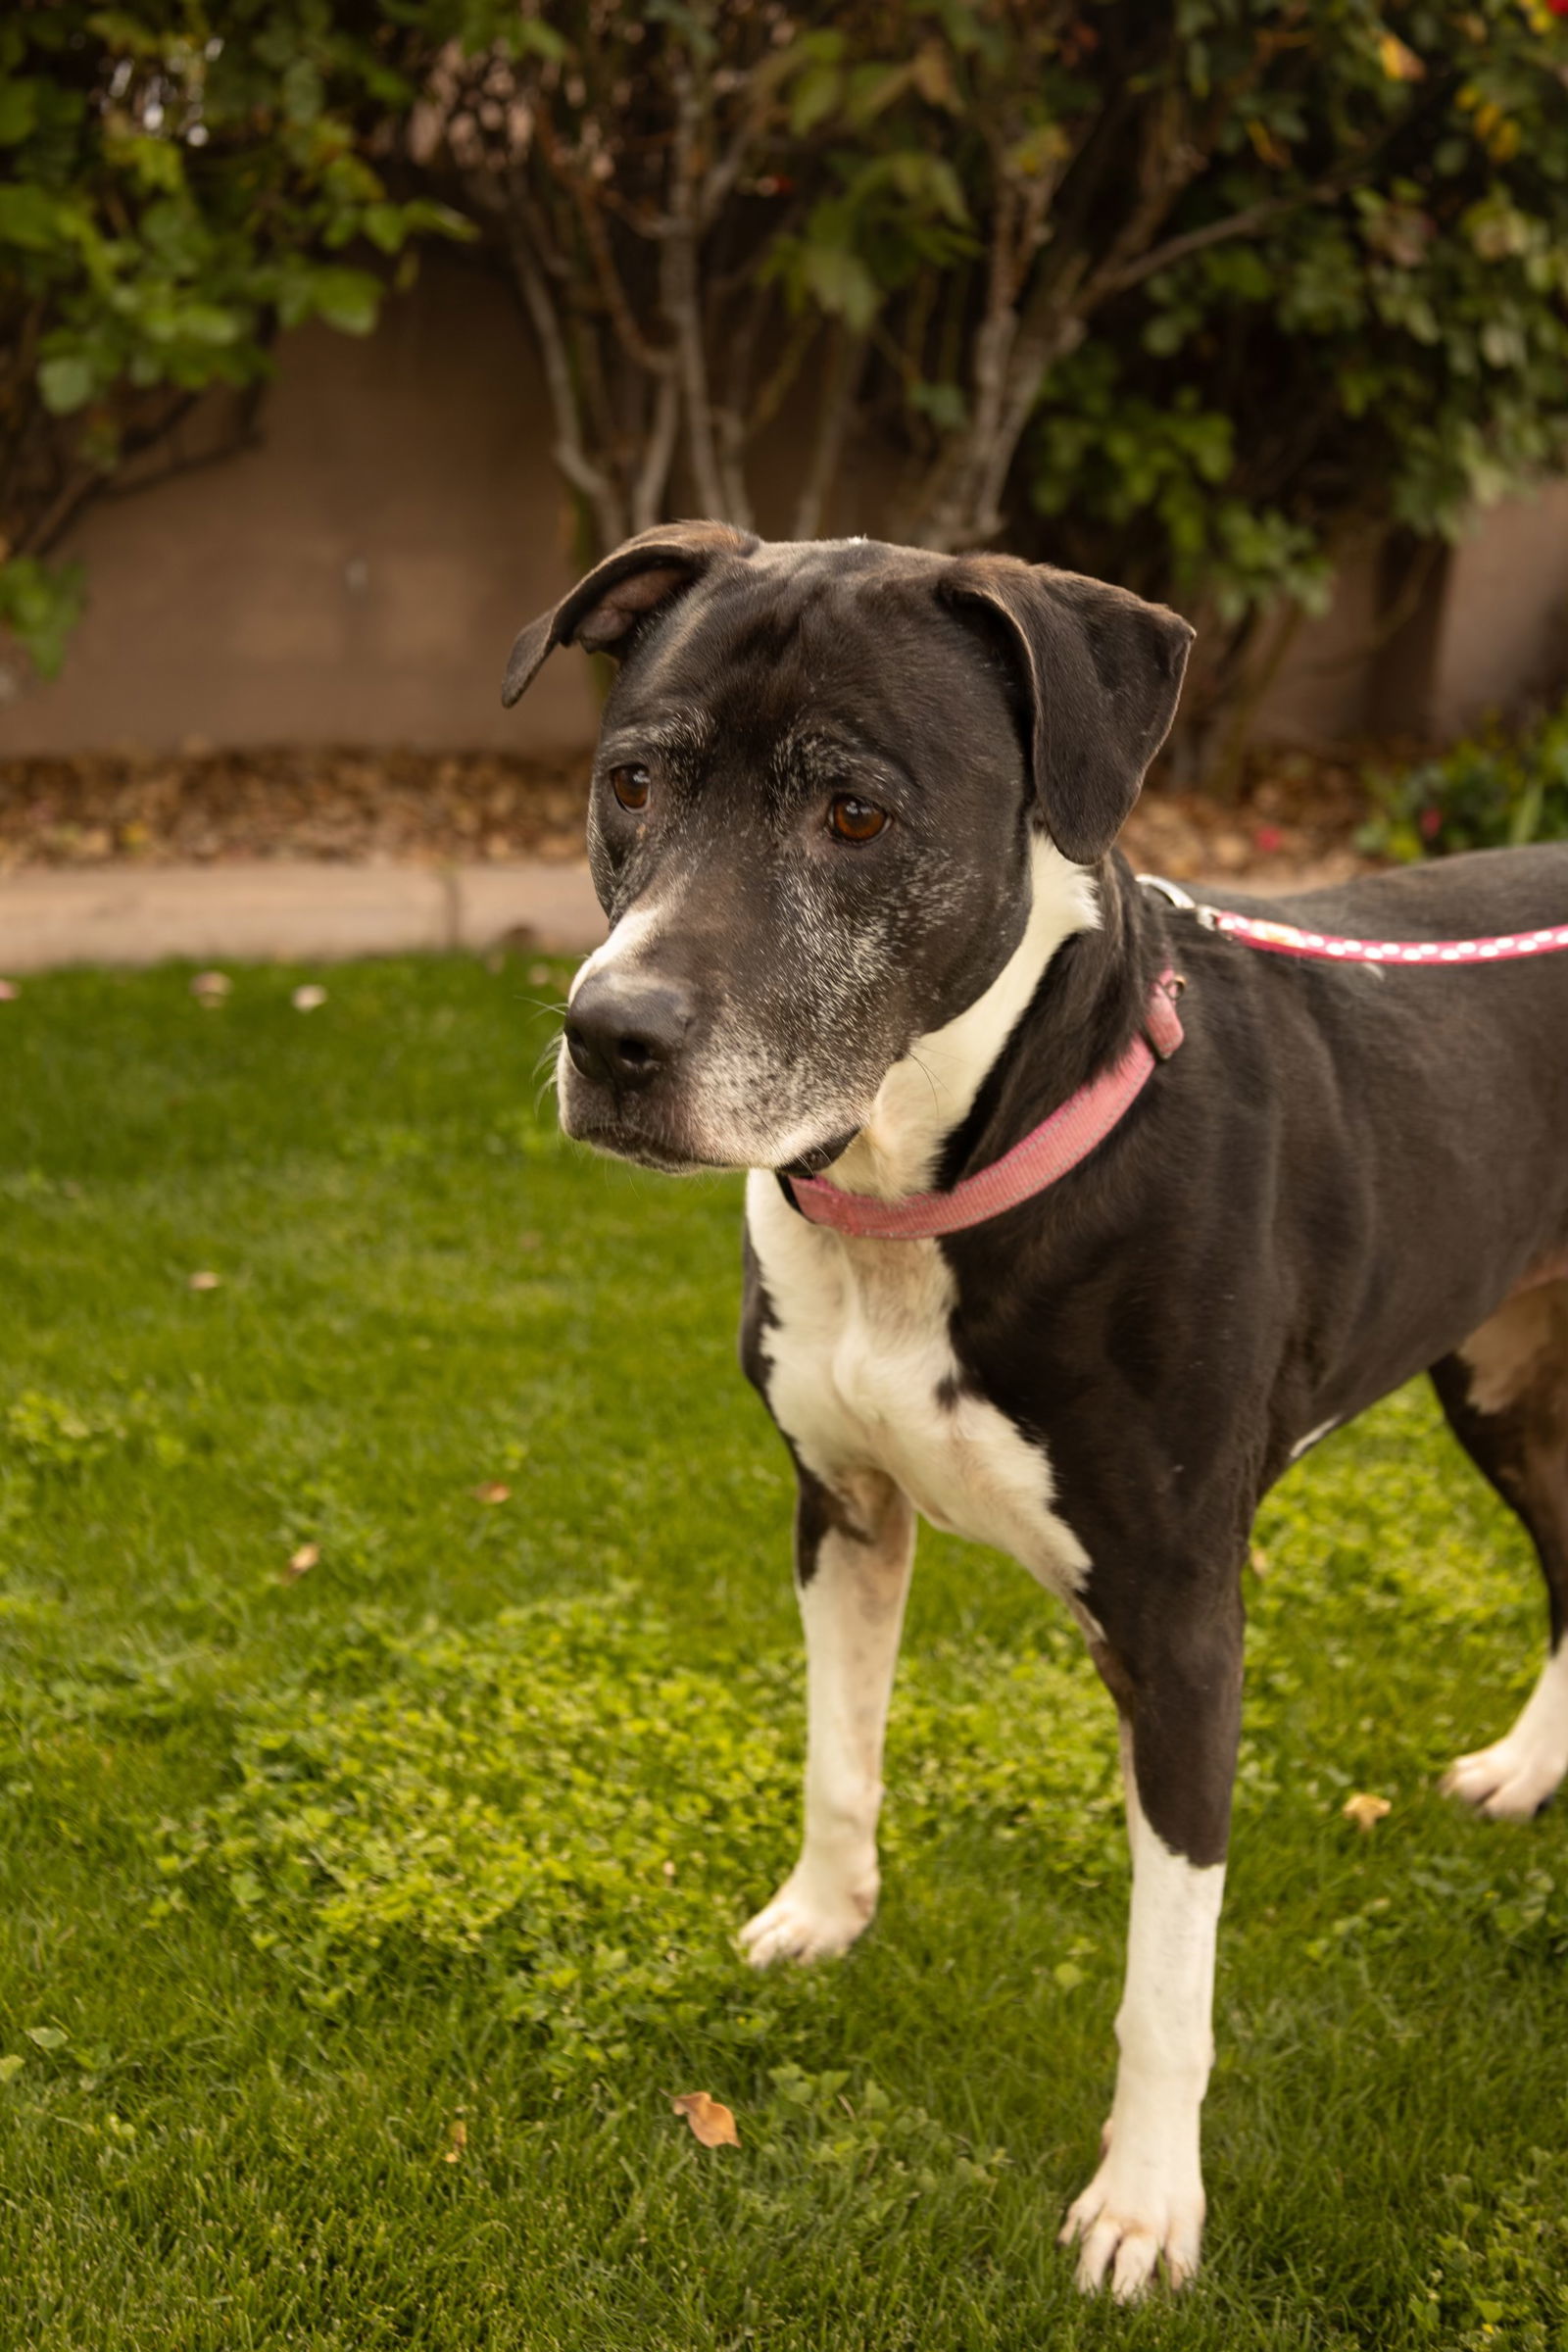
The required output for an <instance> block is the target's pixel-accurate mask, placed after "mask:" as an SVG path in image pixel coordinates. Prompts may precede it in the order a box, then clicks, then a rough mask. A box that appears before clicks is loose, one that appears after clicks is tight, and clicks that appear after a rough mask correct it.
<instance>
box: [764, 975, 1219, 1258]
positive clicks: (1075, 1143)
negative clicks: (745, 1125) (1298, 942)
mask: <svg viewBox="0 0 1568 2352" xmlns="http://www.w3.org/2000/svg"><path fill="white" fill-rule="evenodd" d="M1183 985H1184V983H1183V981H1182V979H1181V977H1180V975H1179V974H1178V973H1176V972H1173V971H1171V970H1170V969H1169V968H1168V967H1167V968H1166V970H1164V971H1163V972H1161V973H1160V975H1159V978H1158V979H1157V980H1156V981H1155V983H1154V985H1153V988H1152V990H1151V992H1150V998H1149V1017H1148V1020H1147V1021H1146V1023H1145V1027H1144V1034H1143V1035H1142V1036H1141V1037H1135V1038H1134V1039H1133V1042H1132V1044H1131V1045H1130V1046H1129V1047H1128V1049H1127V1051H1126V1053H1125V1054H1123V1055H1122V1057H1121V1059H1120V1061H1118V1062H1116V1063H1115V1064H1114V1065H1113V1066H1112V1067H1111V1068H1110V1069H1108V1070H1105V1071H1104V1072H1103V1074H1102V1075H1101V1076H1100V1077H1098V1078H1094V1079H1091V1081H1090V1083H1089V1084H1088V1085H1087V1086H1081V1087H1080V1088H1079V1089H1078V1092H1077V1093H1076V1094H1075V1095H1071V1096H1069V1097H1068V1099H1067V1101H1066V1102H1065V1103H1063V1104H1062V1105H1061V1108H1060V1109H1059V1110H1054V1111H1053V1112H1052V1114H1051V1116H1050V1118H1049V1119H1043V1120H1042V1121H1041V1123H1040V1125H1039V1126H1038V1127H1036V1128H1035V1129H1034V1131H1033V1132H1032V1133H1031V1134H1029V1135H1026V1136H1025V1137H1024V1139H1023V1142H1022V1143H1021V1144H1014V1146H1013V1148H1012V1150H1011V1151H1010V1152H1004V1154H1003V1156H1002V1158H1001V1159H998V1160H994V1161H993V1162H992V1164H991V1166H990V1167H989V1168H982V1169H981V1170H980V1173H979V1174H978V1176H965V1177H964V1179H963V1181H962V1183H961V1184H956V1185H955V1186H954V1188H953V1190H952V1192H951V1193H914V1194H911V1195H910V1196H909V1197H908V1198H907V1200H903V1201H878V1200H876V1199H875V1198H874V1197H873V1196H872V1195H871V1194H869V1193H846V1192H843V1191H841V1189H840V1188H839V1186H838V1185H836V1184H825V1183H824V1182H823V1181H822V1179H821V1178H820V1177H819V1176H790V1177H786V1178H785V1179H784V1180H783V1181H784V1183H785V1185H786V1188H787V1190H788V1192H789V1196H790V1198H791V1200H792V1201H794V1203H795V1205H796V1207H797V1208H798V1209H799V1210H800V1212H801V1214H802V1216H803V1217H809V1219H810V1221H811V1223H812V1224H813V1225H831V1226H832V1227H833V1229H834V1231H835V1232H837V1233H850V1234H855V1235H856V1236H858V1238H859V1239H861V1240H865V1241H876V1242H914V1241H924V1240H928V1239H929V1238H930V1237H931V1236H932V1235H934V1234H938V1233H961V1232H963V1231H964V1229H965V1228H966V1227H967V1226H970V1225H983V1224H984V1223H985V1221H986V1219H987V1218H988V1217H999V1216H1001V1214H1002V1212H1003V1210H1004V1209H1007V1208H1016V1207H1017V1206H1018V1204H1019V1202H1020V1201H1032V1200H1033V1199H1034V1197H1035V1195H1036V1193H1043V1192H1044V1191H1045V1190H1046V1187H1047V1186H1048V1185H1052V1184H1054V1183H1055V1181H1056V1179H1057V1178H1058V1177H1059V1176H1065V1175H1066V1173H1067V1171H1068V1169H1069V1168H1075V1167H1076V1166H1077V1165H1078V1162H1079V1161H1080V1160H1081V1159H1087V1158H1088V1156H1089V1154H1090V1152H1093V1150H1094V1149H1095V1146H1096V1145H1097V1144H1103V1142H1104V1140H1105V1138H1106V1136H1107V1135H1109V1133H1110V1131H1111V1129H1112V1128H1113V1127H1114V1126H1115V1125H1116V1124H1117V1122H1118V1121H1119V1120H1120V1119H1121V1118H1122V1117H1123V1116H1124V1115H1125V1114H1126V1112H1127V1110H1128V1109H1129V1108H1130V1107H1131V1105H1132V1103H1134V1102H1135V1101H1136V1099H1137V1098H1138V1096H1139V1095H1141V1094H1142V1093H1143V1090H1144V1088H1145V1086H1146V1085H1147V1083H1148V1081H1149V1079H1150V1077H1151V1075H1152V1072H1153V1070H1154V1068H1155V1066H1156V1065H1157V1063H1159V1062H1161V1061H1168V1060H1169V1059H1170V1057H1171V1055H1172V1054H1174V1053H1175V1051H1176V1049H1177V1047H1178V1046H1179V1045H1180V1044H1181V1042H1182V1025H1181V1022H1180V1021H1179V1020H1178V1019H1177V1017H1176V997H1177V992H1178V991H1179V990H1180V989H1181V988H1182V987H1183Z"/></svg>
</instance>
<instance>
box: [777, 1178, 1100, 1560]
mask: <svg viewBox="0 0 1568 2352" xmlns="http://www.w3.org/2000/svg"><path fill="white" fill-rule="evenodd" d="M746 1216H747V1227H748V1230H749V1232H750V1234H751V1238H752V1246H753V1248H754V1250H756V1252H757V1256H758V1261H759V1264H760V1268H761V1273H762V1280H763V1282H764V1284H765V1286H766V1289H767V1294H768V1299H769V1300H770V1303H771V1308H772V1317H771V1320H770V1322H769V1324H768V1326H767V1328H766V1330H765V1331H764V1332H763V1334H762V1348H763V1351H764V1353H765V1355H766V1358H767V1366H768V1369H767V1399H768V1404H769V1406H770V1408H771V1410H772V1412H773V1414H774V1417H775V1419H776V1420H777V1421H778V1423H779V1426H780V1427H781V1428H782V1429H783V1431H784V1432H785V1434H786V1436H787V1437H788V1438H789V1439H790V1441H791V1443H792V1445H793V1446H795V1448H796V1450H797V1452H798V1453H799V1455H800V1457H801V1460H802V1461H803V1462H804V1463H805V1465H806V1467H807V1468H808V1469H809V1470H810V1471H811V1472H812V1473H813V1475H814V1476H815V1477H817V1478H819V1479H821V1480H822V1481H823V1482H824V1483H825V1484H826V1485H828V1486H833V1485H835V1484H840V1483H842V1482H843V1481H845V1480H846V1479H847V1478H849V1477H853V1474H854V1473H855V1472H856V1471H858V1470H865V1469H877V1470H882V1471H884V1472H886V1474H887V1475H888V1476H889V1477H890V1478H892V1479H893V1480H895V1481H896V1483H897V1484H898V1485H899V1486H900V1487H902V1488H903V1490H904V1492H905V1494H907V1495H908V1497H909V1499H910V1501H911V1502H912V1503H913V1504H914V1505H915V1507H916V1509H918V1510H919V1511H920V1512H921V1513H922V1515H923V1516H924V1517H925V1518H927V1519H929V1520H930V1521H931V1523H932V1524H933V1526H936V1527H941V1528H946V1529H948V1530H950V1531H951V1532H952V1533H954V1534H956V1535H961V1536H967V1537H969V1538H970V1539H972V1540H973V1541H974V1542H976V1543H980V1544H995V1545H996V1546H997V1548H998V1549H999V1550H1002V1551H1008V1552H1011V1553H1012V1555H1013V1556H1014V1558H1016V1559H1018V1560H1021V1561H1022V1562H1023V1565H1024V1566H1025V1567H1026V1568H1028V1569H1030V1570H1031V1571H1032V1573H1033V1574H1034V1575H1036V1576H1037V1577H1039V1578H1040V1580H1041V1582H1042V1583H1044V1584H1046V1585H1049V1586H1050V1587H1051V1588H1052V1590H1053V1591H1054V1592H1057V1593H1061V1594H1062V1595H1063V1597H1067V1596H1069V1595H1071V1594H1072V1593H1075V1592H1076V1591H1077V1589H1078V1587H1079V1585H1080V1584H1081V1583H1082V1581H1083V1578H1084V1575H1085V1573H1086V1571H1087V1569H1088V1565H1089V1561H1088V1555H1087V1554H1086V1553H1085V1551H1084V1548H1083V1546H1082V1544H1080V1543H1079V1542H1078V1540H1077V1538H1076V1537H1075V1536H1074V1535H1073V1533H1072V1530H1071V1529H1070V1528H1069V1527H1068V1526H1067V1524H1066V1522H1065V1521H1064V1520H1062V1519H1061V1518H1059V1517H1058V1516H1057V1514H1056V1513H1055V1511H1054V1509H1053V1508H1052V1495H1053V1482H1052V1474H1051V1463H1050V1460H1049V1458H1048V1456H1047V1454H1046V1451H1045V1448H1044V1447H1043V1446H1039V1445H1036V1444H1034V1443H1031V1441H1030V1440H1028V1439H1026V1438H1025V1437H1024V1435H1023V1433H1022V1432H1021V1431H1020V1430H1019V1429H1018V1428H1017V1427H1016V1426H1015V1425H1014V1423H1012V1422H1011V1421H1009V1420H1008V1419H1007V1417H1006V1415H1005V1413H1002V1412H1000V1411H999V1410H998V1409H997V1407H996V1406H995V1405H993V1404H990V1403H988V1402H987V1401H986V1400H985V1399H984V1398H983V1397H977V1396H975V1395H974V1394H973V1393H972V1392H971V1391H969V1390H966V1389H965V1388H964V1387H963V1385H962V1380H961V1375H960V1373H959V1369H958V1364H957V1359H956V1356H955V1355H954V1352H953V1347H952V1343H951V1340H950V1337H949V1329H950V1319H951V1316H952V1312H953V1303H954V1283H953V1276H952V1274H951V1272H950V1270H949V1268H948V1265H947V1262H946V1260H945V1259H944V1258H943V1256H942V1254H941V1252H940V1250H938V1248H937V1245H936V1244H935V1243H934V1242H874V1241H852V1240H849V1239H847V1238H846V1237H845V1236H843V1235H840V1234H836V1233H831V1232H828V1231H825V1230H824V1229H823V1228H822V1227H820V1226H816V1225H809V1224H808V1223H807V1221H806V1219H805V1218H804V1217H801V1216H799V1215H798V1214H797V1213H796V1211H795V1210H794V1209H793V1208H791V1207H790V1205H789V1203H788V1202H787V1201H785V1200H784V1198H783V1196H782V1194H781V1193H780V1191H779V1188H778V1184H777V1182H776V1181H775V1179H774V1178H773V1177H772V1176H770V1175H765V1174H759V1175H754V1176H753V1177H752V1178H751V1180H750V1182H749V1184H748V1187H747V1197H746Z"/></svg>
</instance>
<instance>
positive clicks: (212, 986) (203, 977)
mask: <svg viewBox="0 0 1568 2352" xmlns="http://www.w3.org/2000/svg"><path fill="white" fill-rule="evenodd" d="M233 985H234V983H233V981H232V980H231V979H230V978H229V976H228V974H227V973H226V972H198V973H197V974H196V977H195V978H194V979H193V980H192V982H191V984H190V993H191V995H192V996H193V997H194V998H195V999H196V1002H197V1004H198V1005H221V1003H222V1002H223V999H224V998H225V997H226V996H227V995H228V992H229V990H230V989H231V988H232V987H233Z"/></svg>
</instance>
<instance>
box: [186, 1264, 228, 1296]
mask: <svg viewBox="0 0 1568 2352" xmlns="http://www.w3.org/2000/svg"><path fill="white" fill-rule="evenodd" d="M222 1279H223V1278H222V1276H221V1274H215V1273H214V1272H213V1270H212V1268H211V1267H210V1266H203V1267H202V1268H201V1270H200V1271H199V1272H198V1273H195V1274H192V1275H189V1276H188V1277H187V1279H186V1284H185V1287H186V1289H187V1290H191V1291H216V1290H217V1288H218V1286H219V1284H220V1283H221V1281H222Z"/></svg>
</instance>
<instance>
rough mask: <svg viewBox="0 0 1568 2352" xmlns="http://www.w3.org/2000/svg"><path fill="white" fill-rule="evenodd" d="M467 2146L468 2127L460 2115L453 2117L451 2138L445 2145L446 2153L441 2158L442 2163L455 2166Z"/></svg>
mask: <svg viewBox="0 0 1568 2352" xmlns="http://www.w3.org/2000/svg"><path fill="white" fill-rule="evenodd" d="M467 2144H468V2127H467V2125H466V2123H465V2122H464V2120H463V2118H462V2116H461V2115H460V2116H455V2117H454V2118H453V2123H452V2136H451V2139H450V2141H449V2143H448V2145H447V2149H446V2152H445V2154H444V2155H443V2156H442V2158H441V2161H442V2163H443V2164H456V2163H457V2161H458V2158H459V2157H460V2156H461V2155H462V2154H463V2151H464V2149H465V2148H466V2146H467Z"/></svg>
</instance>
